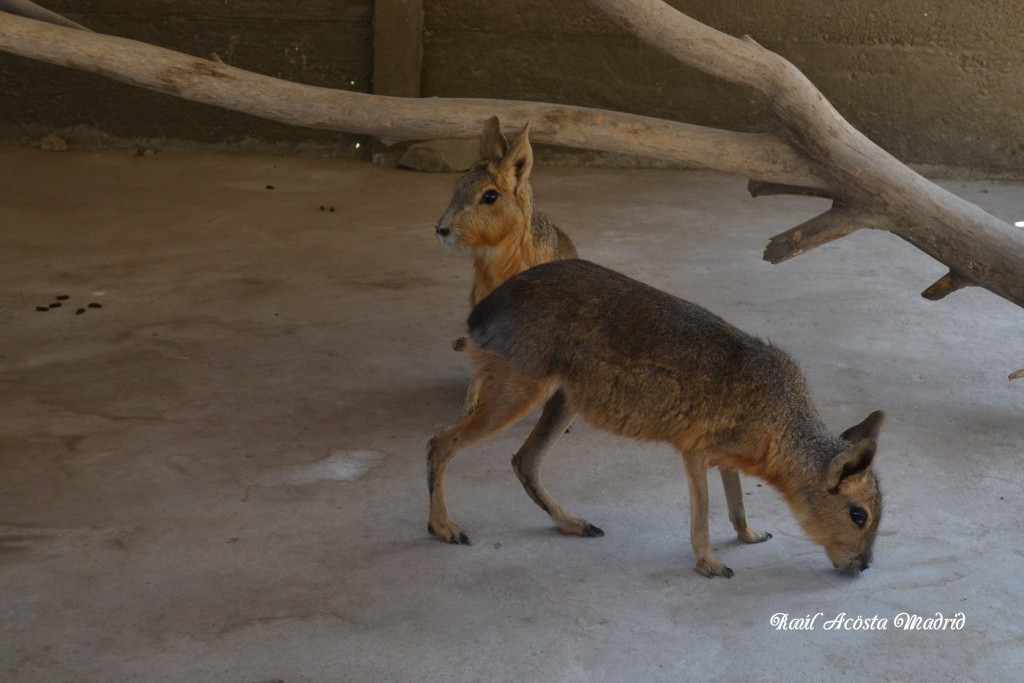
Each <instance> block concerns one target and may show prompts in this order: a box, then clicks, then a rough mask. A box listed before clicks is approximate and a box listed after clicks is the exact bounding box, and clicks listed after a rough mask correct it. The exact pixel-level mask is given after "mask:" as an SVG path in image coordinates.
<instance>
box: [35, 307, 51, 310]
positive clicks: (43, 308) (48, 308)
mask: <svg viewBox="0 0 1024 683" xmlns="http://www.w3.org/2000/svg"><path fill="white" fill-rule="evenodd" d="M36 310H37V311H48V310H50V307H49V306H36Z"/></svg>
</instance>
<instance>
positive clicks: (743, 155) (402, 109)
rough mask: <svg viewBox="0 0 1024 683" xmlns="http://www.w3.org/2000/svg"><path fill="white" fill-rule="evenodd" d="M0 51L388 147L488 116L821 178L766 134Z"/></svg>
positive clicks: (82, 55)
mask: <svg viewBox="0 0 1024 683" xmlns="http://www.w3.org/2000/svg"><path fill="white" fill-rule="evenodd" d="M0 50H6V51H8V52H12V53H14V54H18V55H21V56H23V57H29V58H32V59H37V60H40V61H44V62H49V63H51V64H57V65H60V66H66V67H70V68H73V69H81V70H83V71H91V72H93V73H97V74H100V75H103V76H107V77H108V78H112V79H114V80H118V81H121V82H124V83H128V84H130V85H136V86H139V87H143V88H147V89H149V90H155V91H157V92H162V93H166V94H168V95H174V96H176V97H181V98H184V99H187V100H191V101H193V102H202V103H205V104H210V105H214V106H218V107H224V108H227V109H233V110H235V111H240V112H244V113H246V114H252V115H254V116H259V117H262V118H266V119H272V120H274V121H280V122H282V123H288V124H291V125H296V126H306V127H310V128H319V129H324V130H337V131H344V132H346V133H355V134H361V135H372V136H374V137H377V138H381V139H384V140H388V141H398V140H427V139H431V138H458V137H464V138H468V137H475V136H477V135H478V134H479V131H480V128H481V127H482V126H483V122H484V121H486V120H487V119H488V118H490V117H491V116H493V115H495V114H496V113H497V114H498V115H499V116H500V117H501V118H502V120H503V121H508V124H509V125H510V126H511V127H517V126H523V125H525V124H526V123H527V122H530V137H531V138H532V139H534V140H536V141H538V142H546V143H553V144H558V145H565V146H569V147H577V148H580V149H589V150H601V151H607V152H618V153H622V154H631V155H635V156H642V157H647V158H651V159H657V160H661V161H668V162H676V163H681V164H685V165H688V166H692V167H694V168H704V169H710V170H715V171H721V172H724V173H730V174H736V175H745V176H751V177H755V178H760V179H764V180H769V181H774V182H783V183H792V184H797V185H810V186H814V185H820V184H822V183H823V182H824V181H823V179H824V177H825V174H824V171H823V169H821V168H820V167H818V165H817V164H816V163H814V162H808V161H807V160H806V159H804V158H803V157H801V156H800V155H799V154H797V153H796V152H795V151H794V150H793V149H792V148H791V147H790V146H789V145H788V144H786V143H784V142H782V141H781V140H779V139H778V138H775V137H773V136H771V135H761V134H750V133H734V132H729V131H721V130H716V129H713V128H705V127H701V126H693V125H690V124H685V123H677V122H674V121H665V120H662V119H656V118H651V117H646V116H636V115H632V114H621V113H618V112H610V111H604V110H599V109H590V108H586V107H572V106H563V105H556V104H544V103H536V102H514V101H502V100H481V99H440V98H432V99H414V98H400V97H385V96H382V95H369V94H366V93H360V92H350V91H346V90H332V89H328V88H320V87H314V86H309V85H302V84H299V83H293V82H290V81H284V80H281V79H277V78H271V77H270V76H263V75H260V74H255V73H252V72H250V71H244V70H242V69H237V68H234V67H231V66H228V65H226V64H223V63H220V62H217V61H213V60H209V59H203V58H199V57H193V56H190V55H185V54H182V53H180V52H174V51H172V50H166V49H164V48H160V47H156V46H154V45H148V44H146V43H140V42H137V41H133V40H128V39H125V38H117V37H114V36H107V35H102V34H97V33H89V34H87V33H83V32H80V31H72V30H70V29H66V28H61V27H58V26H50V25H46V24H42V23H40V22H36V21H31V20H28V19H21V18H18V17H13V16H12V17H5V18H3V19H2V20H0Z"/></svg>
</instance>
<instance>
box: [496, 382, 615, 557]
mask: <svg viewBox="0 0 1024 683" xmlns="http://www.w3.org/2000/svg"><path fill="white" fill-rule="evenodd" d="M574 417H576V413H575V412H573V411H572V410H570V409H569V407H568V405H567V403H566V400H565V394H564V392H563V391H561V390H559V391H556V392H555V394H554V395H553V396H552V397H551V398H550V399H548V402H547V403H546V404H544V412H543V413H541V416H540V420H538V421H537V425H536V426H535V427H534V428H533V431H532V432H530V436H529V437H528V438H527V439H526V442H525V443H523V445H522V447H521V448H520V449H519V450H518V451H517V452H516V454H515V455H514V456H513V457H512V467H513V469H515V471H516V476H518V477H519V481H520V482H522V484H523V488H524V489H526V493H527V494H528V495H529V496H530V498H531V499H532V500H533V502H534V503H536V504H537V505H539V506H540V509H541V510H543V511H544V512H546V513H548V515H550V516H551V519H552V521H554V523H555V528H557V529H558V530H559V531H560V532H562V533H563V534H570V535H575V536H586V537H589V538H595V537H597V536H604V532H603V531H601V530H600V529H598V528H597V527H596V526H594V525H593V524H591V523H590V522H588V521H587V520H585V519H582V518H580V517H574V516H573V515H570V514H569V513H567V512H566V511H565V510H564V509H563V508H562V506H561V505H559V504H558V501H556V500H555V499H554V498H552V497H551V494H549V493H548V492H547V490H545V488H544V486H543V485H542V484H541V483H540V466H541V463H542V462H543V460H544V456H545V455H546V454H547V452H548V449H550V448H551V447H552V446H553V445H554V444H555V442H556V441H558V439H559V437H560V436H562V434H564V433H565V430H566V428H568V426H569V424H570V423H571V422H572V421H573V418H574Z"/></svg>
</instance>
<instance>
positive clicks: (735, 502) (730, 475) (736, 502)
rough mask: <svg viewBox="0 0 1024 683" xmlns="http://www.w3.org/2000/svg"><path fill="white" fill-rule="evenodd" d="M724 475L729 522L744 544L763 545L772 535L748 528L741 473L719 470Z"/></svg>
mask: <svg viewBox="0 0 1024 683" xmlns="http://www.w3.org/2000/svg"><path fill="white" fill-rule="evenodd" d="M719 472H720V474H721V475H722V488H724V489H725V501H726V503H727V504H728V506H729V521H730V522H732V528H733V529H735V530H736V535H737V536H739V537H740V540H741V541H743V542H744V543H761V542H763V541H767V540H768V539H769V538H771V537H772V535H771V534H769V533H767V532H763V531H757V530H755V529H751V528H750V527H749V526H747V511H746V509H745V508H744V506H743V487H742V485H741V484H740V473H739V472H737V471H736V470H733V469H729V468H727V467H723V468H721V469H720V470H719Z"/></svg>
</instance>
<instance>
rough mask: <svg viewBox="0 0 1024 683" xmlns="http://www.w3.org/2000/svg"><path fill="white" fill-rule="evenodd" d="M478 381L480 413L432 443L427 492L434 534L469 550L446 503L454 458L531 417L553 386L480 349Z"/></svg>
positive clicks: (476, 413) (429, 452)
mask: <svg viewBox="0 0 1024 683" xmlns="http://www.w3.org/2000/svg"><path fill="white" fill-rule="evenodd" d="M475 355H476V356H477V357H476V359H475V365H476V366H477V370H476V372H474V382H476V381H477V380H478V379H479V380H480V396H479V402H478V403H477V406H476V409H475V410H473V412H472V413H470V414H469V415H464V416H463V417H462V418H461V419H460V420H459V421H458V422H456V423H455V424H454V425H452V426H451V427H449V428H448V429H445V430H444V431H443V432H441V433H440V434H438V435H437V436H435V437H434V438H433V439H431V440H430V444H429V447H428V452H427V487H428V489H429V491H430V521H429V523H428V524H427V529H428V530H429V531H430V533H431V534H433V535H434V536H437V537H438V538H439V539H441V540H442V541H446V542H448V543H461V544H463V545H469V538H468V537H467V536H466V534H464V533H463V532H462V531H461V530H460V529H459V525H458V524H456V523H455V522H453V521H452V519H451V517H449V515H448V507H447V505H446V504H445V498H444V475H445V471H446V470H447V468H448V463H449V462H451V460H452V458H454V457H455V455H456V454H457V453H458V452H459V451H462V450H464V449H466V448H469V447H470V446H472V445H473V444H476V443H480V442H481V441H485V440H487V439H489V438H491V437H493V436H496V435H498V434H500V433H501V432H503V431H504V430H506V429H508V428H509V427H511V426H512V425H513V424H515V423H516V422H519V421H520V420H522V419H523V418H524V417H526V416H527V415H528V414H529V413H530V411H531V410H533V408H534V407H535V406H536V405H537V404H538V403H540V402H541V401H543V400H544V399H545V398H546V397H547V396H548V394H549V393H550V391H551V382H550V381H547V380H537V379H536V378H531V377H527V376H525V375H523V374H522V373H519V372H517V371H516V370H514V369H513V368H512V367H511V366H510V365H509V364H508V362H507V361H505V360H504V359H503V358H501V357H499V356H496V355H494V354H490V353H488V352H486V351H482V350H479V349H476V354H475Z"/></svg>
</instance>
